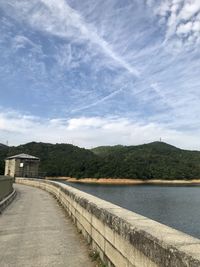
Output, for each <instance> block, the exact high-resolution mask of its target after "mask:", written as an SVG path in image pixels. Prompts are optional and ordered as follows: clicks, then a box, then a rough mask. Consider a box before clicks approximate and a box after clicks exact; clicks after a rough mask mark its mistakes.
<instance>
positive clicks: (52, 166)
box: [0, 142, 200, 179]
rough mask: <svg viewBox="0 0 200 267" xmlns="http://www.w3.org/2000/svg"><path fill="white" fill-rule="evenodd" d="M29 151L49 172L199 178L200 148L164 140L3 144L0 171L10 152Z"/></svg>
mask: <svg viewBox="0 0 200 267" xmlns="http://www.w3.org/2000/svg"><path fill="white" fill-rule="evenodd" d="M19 153H27V154H31V155H33V156H37V157H39V158H40V159H41V163H40V171H41V172H46V174H47V176H71V177H77V178H81V177H95V178H100V177H111V178H140V179H152V178H157V179H159V178H160V179H192V178H200V152H198V151H187V150H182V149H179V148H176V147H174V146H171V145H168V144H166V143H162V142H154V143H150V144H145V145H139V146H121V145H118V146H103V147H97V148H94V149H92V150H87V149H84V148H79V147H77V146H73V145H70V144H47V143H36V142H32V143H28V144H25V145H20V146H17V147H7V146H4V145H0V174H3V172H4V159H5V158H6V157H7V156H11V155H15V154H19Z"/></svg>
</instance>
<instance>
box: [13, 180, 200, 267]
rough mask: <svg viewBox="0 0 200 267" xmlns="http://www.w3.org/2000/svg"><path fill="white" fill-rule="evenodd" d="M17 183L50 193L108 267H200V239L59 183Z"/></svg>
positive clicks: (26, 181) (41, 181) (38, 181)
mask: <svg viewBox="0 0 200 267" xmlns="http://www.w3.org/2000/svg"><path fill="white" fill-rule="evenodd" d="M16 182H17V183H21V184H25V185H30V186H35V187H39V188H41V189H44V190H46V191H48V192H50V193H52V194H53V195H54V196H55V197H56V198H57V199H58V201H59V202H60V203H61V204H62V206H63V207H64V208H65V210H66V211H67V213H68V214H69V216H71V217H72V219H73V221H74V223H75V224H76V226H77V227H78V228H79V229H80V230H81V231H82V234H83V235H84V236H85V238H86V239H87V241H88V242H89V243H91V245H92V247H93V248H94V249H95V250H97V251H98V252H99V254H100V257H101V259H102V260H103V261H104V262H105V263H106V264H107V265H108V266H117V267H155V266H160V267H166V266H168V267H186V266H187V267H190V266H191V267H197V266H198V267H199V266H200V253H199V251H200V240H199V239H196V238H193V237H191V236H189V235H186V234H184V233H182V232H179V231H177V230H174V229H172V228H170V227H167V226H165V225H163V224H160V223H157V222H155V221H153V220H150V219H148V218H146V217H143V216H141V215H138V214H136V213H134V212H131V211H128V210H126V209H123V208H121V207H119V206H116V205H114V204H111V203H110V202H107V201H104V200H101V199H99V198H97V197H94V196H92V195H89V194H87V193H85V192H82V191H80V190H77V189H75V188H73V187H70V186H68V185H65V184H61V183H59V182H53V181H43V180H37V179H23V178H16ZM77 252H78V248H77Z"/></svg>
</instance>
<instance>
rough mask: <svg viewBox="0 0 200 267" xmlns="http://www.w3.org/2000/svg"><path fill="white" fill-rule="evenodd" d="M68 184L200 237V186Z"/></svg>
mask: <svg viewBox="0 0 200 267" xmlns="http://www.w3.org/2000/svg"><path fill="white" fill-rule="evenodd" d="M66 184H69V185H70V186H73V187H75V188H77V189H80V190H82V191H85V192H87V193H89V194H92V195H95V196H97V197H99V198H102V199H104V200H107V201H110V202H112V203H114V204H117V205H119V206H121V207H123V208H126V209H128V210H131V211H134V212H136V213H139V214H141V215H143V216H146V217H149V218H151V219H153V220H155V221H158V222H160V223H163V224H166V225H168V226H171V227H173V228H175V229H177V230H180V231H182V232H185V233H187V234H189V235H192V236H194V237H197V238H200V186H157V185H139V186H135V185H123V186H122V185H120V186H119V185H96V184H95V185H94V184H74V183H66Z"/></svg>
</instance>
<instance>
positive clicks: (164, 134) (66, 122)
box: [0, 111, 200, 149]
mask: <svg viewBox="0 0 200 267" xmlns="http://www.w3.org/2000/svg"><path fill="white" fill-rule="evenodd" d="M196 136H197V135H196ZM160 137H161V138H162V140H163V141H165V142H168V143H171V144H173V145H176V146H179V147H182V148H188V149H200V140H199V138H197V137H195V136H194V134H193V132H185V133H184V132H179V131H177V130H173V129H170V128H167V127H166V126H164V125H162V124H158V123H139V122H137V121H131V120H130V119H127V118H117V117H79V118H71V119H64V118H57V119H49V120H45V121H44V120H41V119H39V118H37V117H32V116H23V115H21V114H20V113H17V112H13V111H8V112H6V113H4V112H2V111H1V112H0V140H1V142H5V141H6V140H8V141H9V144H10V145H19V144H21V143H24V142H31V141H38V142H51V143H61V142H62V143H73V144H75V145H78V146H81V147H88V148H90V147H94V146H99V145H115V144H123V145H138V144H142V143H148V142H152V141H158V140H159V139H160Z"/></svg>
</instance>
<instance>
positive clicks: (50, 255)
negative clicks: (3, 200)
mask: <svg viewBox="0 0 200 267" xmlns="http://www.w3.org/2000/svg"><path fill="white" fill-rule="evenodd" d="M15 188H16V190H17V197H16V199H15V200H14V201H13V202H12V204H11V205H10V206H9V207H8V208H7V209H6V210H5V211H4V212H3V214H2V215H0V266H1V267H28V266H29V267H30V266H32V267H33V266H34V267H47V266H48V267H54V266H55V267H61V266H62V267H81V266H87V267H94V266H95V264H94V263H92V262H91V259H90V258H89V256H88V254H89V252H88V249H87V246H86V244H85V242H84V240H83V239H82V237H81V235H79V234H78V233H77V230H76V228H75V226H74V225H73V224H72V222H71V220H70V219H69V218H68V217H67V215H66V214H65V212H64V210H63V209H62V208H61V207H60V206H59V204H58V203H57V202H56V200H55V199H54V198H53V197H52V196H51V195H50V194H49V193H47V192H45V191H43V190H41V189H37V188H33V187H28V186H24V185H15Z"/></svg>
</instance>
